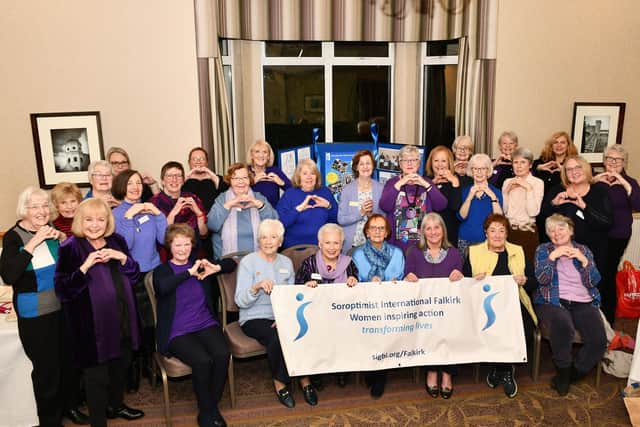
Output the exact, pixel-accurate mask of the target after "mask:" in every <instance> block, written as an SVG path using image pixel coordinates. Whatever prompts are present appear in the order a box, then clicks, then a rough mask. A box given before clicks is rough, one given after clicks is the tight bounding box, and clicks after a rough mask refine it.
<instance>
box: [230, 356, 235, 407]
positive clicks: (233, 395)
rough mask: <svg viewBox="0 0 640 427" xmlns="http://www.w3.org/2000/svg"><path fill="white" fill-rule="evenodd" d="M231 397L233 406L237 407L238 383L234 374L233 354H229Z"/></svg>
mask: <svg viewBox="0 0 640 427" xmlns="http://www.w3.org/2000/svg"><path fill="white" fill-rule="evenodd" d="M229 397H230V399H231V407H232V408H235V407H236V383H235V378H234V376H233V356H229Z"/></svg>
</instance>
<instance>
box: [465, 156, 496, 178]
mask: <svg viewBox="0 0 640 427" xmlns="http://www.w3.org/2000/svg"><path fill="white" fill-rule="evenodd" d="M474 167H484V168H487V178H489V177H490V176H491V174H492V173H493V163H492V162H491V158H490V157H489V156H487V155H486V154H484V153H477V154H474V155H473V156H471V158H470V159H469V164H467V176H470V177H473V171H472V170H471V169H473V168H474Z"/></svg>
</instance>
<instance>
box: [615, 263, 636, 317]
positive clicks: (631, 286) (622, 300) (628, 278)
mask: <svg viewBox="0 0 640 427" xmlns="http://www.w3.org/2000/svg"><path fill="white" fill-rule="evenodd" d="M616 296H617V298H616V317H627V318H631V319H636V318H638V317H640V271H639V270H636V269H635V267H634V266H633V264H632V263H631V262H629V261H625V262H624V263H623V264H622V270H621V271H619V272H618V273H617V274H616Z"/></svg>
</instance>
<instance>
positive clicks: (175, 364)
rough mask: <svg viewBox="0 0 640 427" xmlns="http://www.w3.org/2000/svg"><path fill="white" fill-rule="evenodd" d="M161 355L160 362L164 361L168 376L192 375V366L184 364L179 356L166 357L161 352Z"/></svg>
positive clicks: (163, 364)
mask: <svg viewBox="0 0 640 427" xmlns="http://www.w3.org/2000/svg"><path fill="white" fill-rule="evenodd" d="M159 356H160V363H162V366H163V367H164V370H165V371H166V372H167V376H168V377H183V376H185V375H191V367H190V366H189V365H186V364H184V362H182V360H180V359H178V358H177V357H166V356H163V355H161V354H159Z"/></svg>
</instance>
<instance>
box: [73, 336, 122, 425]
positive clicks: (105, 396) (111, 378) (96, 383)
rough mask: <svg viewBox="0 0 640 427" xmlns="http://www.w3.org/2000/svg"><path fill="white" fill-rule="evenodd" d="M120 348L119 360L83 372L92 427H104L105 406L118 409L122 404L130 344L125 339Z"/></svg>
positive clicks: (105, 423)
mask: <svg viewBox="0 0 640 427" xmlns="http://www.w3.org/2000/svg"><path fill="white" fill-rule="evenodd" d="M120 346H121V355H120V357H119V358H116V359H111V360H109V361H107V362H104V363H101V364H99V365H96V366H91V367H89V368H85V369H84V370H83V372H84V387H85V392H86V395H87V408H89V420H90V422H91V426H92V427H106V425H107V417H106V413H105V412H106V410H107V405H109V406H111V407H112V408H114V409H118V408H120V407H122V405H123V404H124V388H125V384H126V375H127V368H128V366H129V363H131V343H130V341H129V340H128V339H126V340H123V341H122V343H121V344H120Z"/></svg>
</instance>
